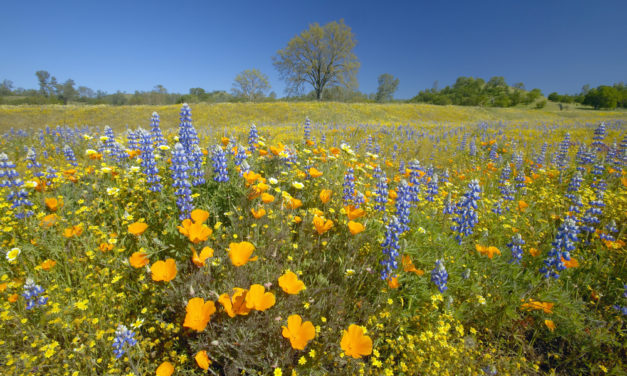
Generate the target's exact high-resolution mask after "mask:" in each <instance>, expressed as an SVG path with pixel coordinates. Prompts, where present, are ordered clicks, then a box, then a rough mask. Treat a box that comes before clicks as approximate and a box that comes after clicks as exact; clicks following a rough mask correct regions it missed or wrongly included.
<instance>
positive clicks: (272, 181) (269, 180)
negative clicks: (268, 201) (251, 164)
mask: <svg viewBox="0 0 627 376" xmlns="http://www.w3.org/2000/svg"><path fill="white" fill-rule="evenodd" d="M268 182H269V183H270V184H276V183H278V182H279V181H278V180H276V179H275V178H270V179H268Z"/></svg>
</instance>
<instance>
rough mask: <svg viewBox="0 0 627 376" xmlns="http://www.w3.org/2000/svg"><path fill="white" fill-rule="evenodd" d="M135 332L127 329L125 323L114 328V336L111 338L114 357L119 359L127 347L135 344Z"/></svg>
mask: <svg viewBox="0 0 627 376" xmlns="http://www.w3.org/2000/svg"><path fill="white" fill-rule="evenodd" d="M134 337H135V333H134V332H133V331H132V330H129V329H128V328H127V327H126V326H125V325H122V324H120V325H118V328H117V329H116V330H115V338H114V339H113V354H114V355H115V358H116V359H120V358H121V357H122V356H123V355H124V354H125V353H126V350H127V348H128V347H132V346H135V345H136V344H137V340H136V339H135V338H134Z"/></svg>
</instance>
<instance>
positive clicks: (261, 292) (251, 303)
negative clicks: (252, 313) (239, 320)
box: [246, 284, 276, 311]
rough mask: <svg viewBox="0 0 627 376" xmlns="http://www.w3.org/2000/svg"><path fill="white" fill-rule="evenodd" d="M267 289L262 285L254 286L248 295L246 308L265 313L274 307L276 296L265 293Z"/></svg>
mask: <svg viewBox="0 0 627 376" xmlns="http://www.w3.org/2000/svg"><path fill="white" fill-rule="evenodd" d="M265 291H266V288H265V287H263V286H262V285H258V284H255V285H252V286H250V289H249V290H248V293H247V294H246V308H248V309H256V310H257V311H265V310H266V309H268V308H270V307H272V306H273V305H274V303H275V302H276V298H275V297H274V294H273V293H271V292H265Z"/></svg>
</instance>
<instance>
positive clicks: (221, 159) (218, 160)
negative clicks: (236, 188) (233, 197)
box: [211, 146, 229, 182]
mask: <svg viewBox="0 0 627 376" xmlns="http://www.w3.org/2000/svg"><path fill="white" fill-rule="evenodd" d="M211 158H212V161H213V163H212V165H213V173H214V177H213V180H215V181H217V182H226V181H229V172H228V171H227V169H226V168H227V165H226V155H225V154H224V150H222V148H221V147H219V146H215V147H214V148H213V154H212V157H211Z"/></svg>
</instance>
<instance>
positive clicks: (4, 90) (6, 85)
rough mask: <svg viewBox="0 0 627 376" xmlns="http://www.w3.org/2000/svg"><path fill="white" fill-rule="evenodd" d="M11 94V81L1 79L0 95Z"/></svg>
mask: <svg viewBox="0 0 627 376" xmlns="http://www.w3.org/2000/svg"><path fill="white" fill-rule="evenodd" d="M11 94H13V81H11V80H2V83H0V95H11Z"/></svg>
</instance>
